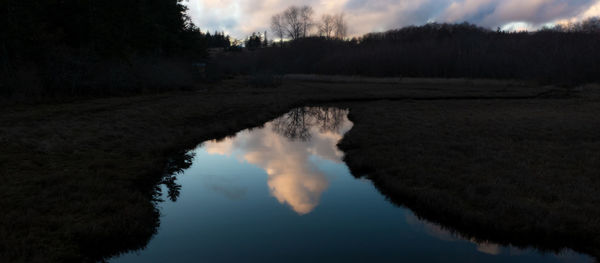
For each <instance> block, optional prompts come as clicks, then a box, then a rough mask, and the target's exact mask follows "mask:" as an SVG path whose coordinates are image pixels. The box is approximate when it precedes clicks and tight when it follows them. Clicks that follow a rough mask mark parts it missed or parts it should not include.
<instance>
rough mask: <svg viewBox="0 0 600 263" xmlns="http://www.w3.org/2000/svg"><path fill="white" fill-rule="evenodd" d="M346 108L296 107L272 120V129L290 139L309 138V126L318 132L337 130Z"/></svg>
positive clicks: (346, 113) (303, 139)
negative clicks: (315, 128) (316, 128)
mask: <svg viewBox="0 0 600 263" xmlns="http://www.w3.org/2000/svg"><path fill="white" fill-rule="evenodd" d="M346 115H348V110H343V109H339V108H324V107H303V108H297V109H294V110H292V111H290V112H289V113H287V114H285V115H284V116H282V117H280V118H277V119H275V120H274V121H273V122H272V125H273V131H274V132H276V133H278V134H280V135H283V136H285V137H287V138H290V139H292V140H302V141H307V140H310V139H311V133H310V128H311V127H318V128H319V132H321V133H325V132H337V131H339V129H340V127H341V126H342V124H343V121H344V117H345V116H346Z"/></svg>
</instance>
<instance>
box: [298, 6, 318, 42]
mask: <svg viewBox="0 0 600 263" xmlns="http://www.w3.org/2000/svg"><path fill="white" fill-rule="evenodd" d="M314 13H315V12H314V10H313V9H312V7H310V6H307V5H305V6H302V7H300V22H301V23H302V37H307V36H308V34H309V33H310V30H311V28H312V27H313V26H314V23H313V18H312V17H313V14H314Z"/></svg>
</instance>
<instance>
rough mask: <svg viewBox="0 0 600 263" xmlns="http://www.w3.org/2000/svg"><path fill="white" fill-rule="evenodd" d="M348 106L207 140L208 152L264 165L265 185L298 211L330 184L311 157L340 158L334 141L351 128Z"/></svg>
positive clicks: (303, 112) (303, 111)
mask: <svg viewBox="0 0 600 263" xmlns="http://www.w3.org/2000/svg"><path fill="white" fill-rule="evenodd" d="M352 126H353V124H352V122H350V121H349V120H348V110H341V109H337V108H319V107H305V108H298V109H295V110H292V111H291V112H290V113H288V114H286V115H284V116H282V117H280V118H278V119H276V120H274V121H271V122H269V123H267V124H265V125H264V127H262V128H260V129H253V130H246V131H242V132H240V133H238V134H237V135H236V136H235V137H231V138H227V139H224V140H222V141H210V142H206V143H205V144H204V145H203V147H204V148H205V149H206V152H208V153H209V154H218V155H233V156H235V157H237V158H238V159H240V161H245V162H248V163H250V164H253V165H256V166H258V167H260V168H262V169H263V170H264V171H265V172H266V173H267V175H268V180H267V185H268V186H269V189H270V191H271V195H273V196H274V197H275V198H276V199H277V200H278V201H279V202H280V203H282V204H288V205H289V206H290V207H291V208H292V209H293V210H294V211H295V212H296V213H298V214H300V215H304V214H308V213H310V212H311V211H313V209H315V207H317V205H318V204H319V201H320V198H321V194H322V193H323V192H324V191H325V190H326V189H327V188H328V186H329V182H328V180H327V178H326V176H325V174H323V173H322V172H321V171H319V169H318V168H317V166H316V165H315V164H314V163H312V162H311V161H310V157H311V156H316V157H319V158H321V159H325V160H329V161H332V162H336V163H340V162H342V157H343V153H342V152H341V151H340V150H339V149H338V148H337V143H338V142H339V141H340V140H341V139H342V137H343V135H344V134H345V133H346V132H348V131H349V130H350V129H351V128H352Z"/></svg>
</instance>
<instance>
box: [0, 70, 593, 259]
mask: <svg viewBox="0 0 600 263" xmlns="http://www.w3.org/2000/svg"><path fill="white" fill-rule="evenodd" d="M544 91H547V88H545V87H535V86H523V87H521V86H506V87H502V88H499V87H497V86H487V85H471V86H468V87H466V86H464V85H462V84H444V83H439V84H437V83H436V84H427V85H425V84H423V85H412V84H401V85H400V84H399V85H387V84H375V83H372V84H369V85H365V84H364V83H315V82H306V81H291V80H287V81H284V83H283V85H282V86H281V87H280V88H278V89H272V88H265V87H260V86H257V87H249V86H248V85H247V83H246V81H245V80H244V79H239V78H238V79H232V80H228V81H225V82H223V83H221V84H214V86H212V87H211V88H210V89H207V90H203V91H189V92H171V93H165V94H162V95H153V96H137V97H121V98H107V99H96V100H87V101H77V102H70V103H60V104H57V103H50V104H40V105H33V106H32V105H4V106H2V105H0V110H1V114H0V145H1V146H2V151H0V179H1V180H2V184H0V207H1V208H2V213H0V262H93V261H98V260H102V259H106V258H108V257H111V256H114V255H117V254H119V253H122V252H125V251H127V250H131V249H141V248H143V247H144V246H145V245H146V244H147V242H148V240H149V239H150V238H151V237H152V235H153V234H154V233H155V231H156V227H157V226H158V224H159V213H158V211H157V210H156V208H155V206H154V202H153V201H154V200H155V197H156V192H155V191H156V185H157V184H160V183H169V180H170V179H169V178H168V177H164V176H163V175H164V172H165V169H166V168H165V167H167V163H169V160H173V158H172V157H173V156H178V155H181V153H182V152H185V151H186V150H187V149H192V148H194V147H195V146H196V145H197V143H199V142H202V141H205V140H210V139H215V138H223V137H224V136H227V135H230V134H234V133H235V132H237V131H239V130H242V129H245V128H250V127H256V126H259V125H262V124H263V123H264V122H266V121H269V120H271V119H273V118H275V117H277V116H279V115H281V114H283V113H285V112H287V111H288V110H290V109H292V108H295V107H298V106H305V105H308V104H323V103H330V102H331V101H343V100H352V99H364V100H369V99H373V100H377V101H371V102H365V103H345V105H346V106H349V107H351V113H350V117H351V119H352V120H353V122H355V127H354V128H353V130H352V131H351V132H350V133H349V134H348V135H347V137H346V138H345V139H344V141H343V142H342V144H341V146H342V148H343V149H344V150H345V151H346V153H347V155H346V160H347V162H348V164H349V166H350V167H351V168H352V169H353V171H355V173H356V175H361V174H362V173H359V172H362V171H368V172H369V176H370V178H371V179H372V180H373V181H374V182H376V185H377V186H378V187H379V189H381V190H382V192H384V193H386V195H389V196H391V197H392V200H394V201H395V202H397V203H398V204H406V205H409V206H410V207H411V208H413V209H415V211H416V212H417V213H418V214H421V215H424V216H426V217H427V218H428V219H430V220H433V221H438V222H444V223H447V224H446V225H447V226H449V227H454V226H455V227H456V228H458V229H461V230H463V231H464V229H463V228H464V227H463V226H464V225H465V224H468V225H469V226H471V225H472V226H476V228H474V229H477V230H482V232H481V233H480V232H477V231H471V232H473V233H472V234H474V235H475V236H478V237H482V238H487V237H489V238H496V236H495V235H493V234H489V233H497V232H499V231H504V232H502V233H504V236H502V237H506V239H508V240H512V241H514V240H517V241H518V240H520V239H519V238H520V237H522V236H523V235H527V234H532V233H533V234H539V233H543V234H544V235H545V236H544V237H545V239H544V240H547V241H548V243H550V244H551V245H558V246H569V247H575V248H578V249H580V250H581V251H585V252H590V253H593V254H594V255H596V256H598V253H597V252H598V250H593V249H592V248H597V247H598V240H597V238H596V239H594V238H595V237H597V236H600V229H599V228H598V226H599V224H598V220H597V218H600V216H599V213H600V212H599V211H600V210H599V209H598V207H600V206H598V202H599V201H598V196H597V195H596V192H595V190H597V189H598V187H599V186H600V182H599V181H598V179H597V177H596V175H597V172H598V167H600V165H599V164H598V160H600V156H598V154H599V152H600V151H598V149H599V148H600V145H599V143H600V140H599V138H598V137H597V130H598V128H600V127H599V124H598V119H597V118H594V116H593V114H594V113H595V112H598V106H597V101H598V100H597V99H581V98H578V97H575V98H570V99H560V100H550V99H536V100H522V101H519V102H514V101H512V100H501V99H499V100H486V101H477V100H462V101H461V100H458V101H454V100H452V99H451V98H452V96H457V97H464V96H467V95H468V96H488V95H489V94H490V93H493V94H494V96H508V97H510V96H514V95H520V96H521V95H532V94H538V93H540V92H544ZM415 96H416V97H419V98H428V97H440V96H444V97H448V98H450V100H449V101H435V102H431V101H429V102H428V101H418V102H417V101H412V100H410V99H409V98H411V97H415ZM386 98H387V99H401V100H400V101H394V102H392V101H385V100H383V101H382V100H381V99H386ZM184 157H185V156H184ZM176 161H177V160H176ZM180 161H182V162H183V163H185V158H183V159H181V160H180ZM361 168H362V169H361ZM165 179H166V181H165ZM171 181H172V180H171ZM431 211H433V212H431ZM440 218H441V219H440ZM462 222H464V224H463V223H462ZM487 230H490V231H487ZM486 231H487V232H486ZM471 232H470V233H471ZM474 232H477V233H474ZM513 233H514V235H513ZM563 238H565V239H563ZM577 240H579V241H577ZM571 241H573V242H574V243H570V242H571ZM575 241H577V242H575ZM582 243H584V244H582ZM580 245H582V246H580ZM583 245H586V246H583ZM548 246H550V245H548Z"/></svg>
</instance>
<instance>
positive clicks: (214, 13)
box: [186, 0, 600, 39]
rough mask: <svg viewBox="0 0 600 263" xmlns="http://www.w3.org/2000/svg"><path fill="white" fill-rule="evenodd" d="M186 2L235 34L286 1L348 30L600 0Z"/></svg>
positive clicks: (515, 13) (258, 24) (497, 16)
mask: <svg viewBox="0 0 600 263" xmlns="http://www.w3.org/2000/svg"><path fill="white" fill-rule="evenodd" d="M186 5H187V6H188V8H189V11H188V13H189V15H190V16H191V17H192V20H193V21H194V23H195V24H196V25H197V26H198V27H200V28H201V29H202V30H209V31H215V30H219V31H225V32H226V33H228V34H230V35H232V36H233V37H235V38H239V39H242V38H245V37H246V36H248V35H249V34H251V33H252V32H263V31H265V30H269V22H270V18H271V16H273V15H274V14H277V13H280V12H282V11H283V10H285V9H286V8H287V7H289V6H291V5H310V6H312V7H313V9H314V10H315V13H316V14H315V18H319V17H321V15H323V14H336V13H341V12H343V13H344V14H345V16H346V18H347V20H348V24H349V29H350V30H349V31H350V32H349V33H350V35H352V36H358V35H362V34H365V33H369V32H376V31H385V30H389V29H394V28H399V27H402V26H407V25H421V24H425V23H427V22H463V21H467V22H471V23H475V24H478V25H481V26H484V27H488V28H496V27H502V28H504V29H506V30H522V29H536V28H539V27H541V26H544V25H548V24H553V23H565V22H573V21H579V20H582V19H585V18H587V17H591V16H600V0H287V1H285V0H188V2H187V4H186Z"/></svg>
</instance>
